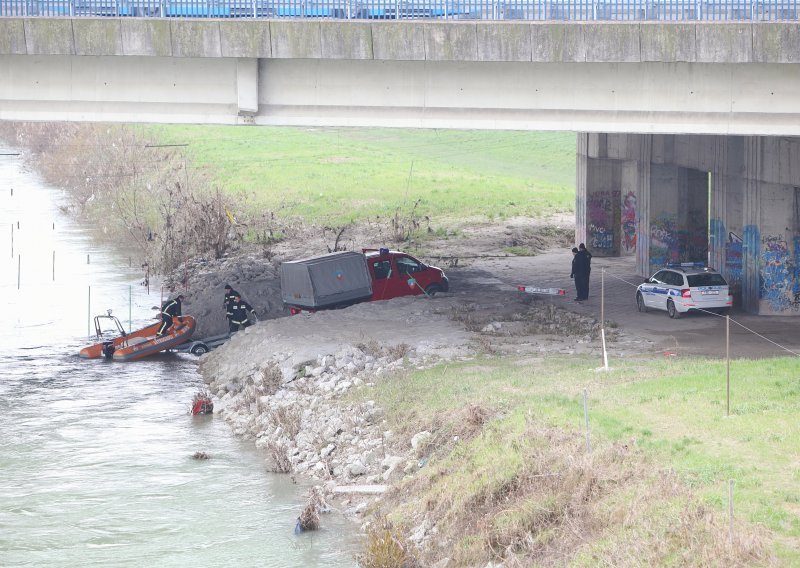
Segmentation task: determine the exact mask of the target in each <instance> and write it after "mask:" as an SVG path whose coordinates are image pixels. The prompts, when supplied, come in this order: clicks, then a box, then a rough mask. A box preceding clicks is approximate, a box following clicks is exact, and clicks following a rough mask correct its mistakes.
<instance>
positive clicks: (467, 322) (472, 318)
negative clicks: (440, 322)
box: [450, 305, 484, 332]
mask: <svg viewBox="0 0 800 568" xmlns="http://www.w3.org/2000/svg"><path fill="white" fill-rule="evenodd" d="M450 319H451V320H453V321H458V322H461V323H463V324H464V329H466V330H467V331H473V332H476V331H480V330H481V329H482V328H483V325H484V324H482V323H481V321H480V319H479V317H478V315H477V314H476V313H475V307H474V306H470V305H458V306H453V308H452V309H451V310H450Z"/></svg>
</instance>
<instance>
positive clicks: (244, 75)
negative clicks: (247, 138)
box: [236, 58, 258, 124]
mask: <svg viewBox="0 0 800 568" xmlns="http://www.w3.org/2000/svg"><path fill="white" fill-rule="evenodd" d="M236 104H237V107H238V116H239V122H240V123H245V124H247V123H250V124H255V118H254V117H255V115H256V114H257V113H258V59H255V58H239V59H238V60H237V61H236Z"/></svg>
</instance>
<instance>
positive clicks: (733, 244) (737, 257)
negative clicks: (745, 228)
mask: <svg viewBox="0 0 800 568" xmlns="http://www.w3.org/2000/svg"><path fill="white" fill-rule="evenodd" d="M742 253H743V249H742V238H741V237H740V236H739V235H737V234H736V233H732V232H731V233H728V240H727V241H726V242H725V277H726V278H727V279H728V284H729V285H730V288H731V292H732V293H734V294H735V293H737V292H739V291H741V289H742V271H743V269H744V258H743V256H742Z"/></svg>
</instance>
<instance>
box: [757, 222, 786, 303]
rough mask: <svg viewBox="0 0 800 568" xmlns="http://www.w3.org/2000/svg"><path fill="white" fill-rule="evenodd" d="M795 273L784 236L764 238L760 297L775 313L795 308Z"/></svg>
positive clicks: (762, 242) (762, 243)
mask: <svg viewBox="0 0 800 568" xmlns="http://www.w3.org/2000/svg"><path fill="white" fill-rule="evenodd" d="M793 272H794V270H793V267H792V262H791V259H790V257H789V246H788V244H787V242H786V241H785V240H784V238H783V236H782V235H764V236H762V237H761V270H760V276H761V287H760V292H761V294H760V296H761V299H762V300H766V302H767V303H768V304H769V307H770V309H771V310H772V311H773V312H782V311H785V310H788V309H791V308H792V307H793V305H792V304H793V302H794V293H793V291H792V290H793V286H792V280H793V278H792V275H793Z"/></svg>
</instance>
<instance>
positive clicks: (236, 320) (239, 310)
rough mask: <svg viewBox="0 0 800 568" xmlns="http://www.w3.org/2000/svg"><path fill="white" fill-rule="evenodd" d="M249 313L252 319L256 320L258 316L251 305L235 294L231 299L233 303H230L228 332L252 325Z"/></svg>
mask: <svg viewBox="0 0 800 568" xmlns="http://www.w3.org/2000/svg"><path fill="white" fill-rule="evenodd" d="M249 315H252V316H253V319H254V320H255V321H258V316H256V311H255V310H254V309H253V306H251V305H250V304H248V303H247V302H245V301H244V300H242V297H241V296H240V295H239V294H236V296H235V297H234V299H233V304H232V305H231V318H230V324H229V326H228V329H229V330H230V332H231V333H234V332H236V331H239V330H240V329H244V328H246V327H248V326H249V325H252V324H251V323H250V319H249Z"/></svg>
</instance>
